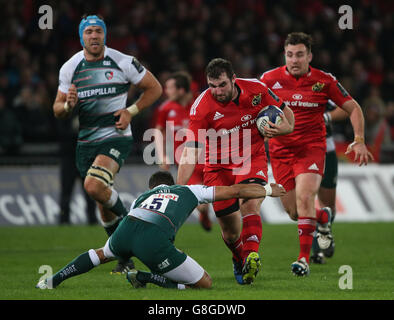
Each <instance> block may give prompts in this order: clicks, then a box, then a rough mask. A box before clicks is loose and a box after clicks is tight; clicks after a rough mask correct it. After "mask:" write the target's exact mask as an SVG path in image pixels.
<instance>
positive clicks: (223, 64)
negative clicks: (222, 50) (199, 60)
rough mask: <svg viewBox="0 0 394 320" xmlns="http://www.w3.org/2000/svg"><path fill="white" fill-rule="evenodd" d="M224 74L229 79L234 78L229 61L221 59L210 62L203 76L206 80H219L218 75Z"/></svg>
mask: <svg viewBox="0 0 394 320" xmlns="http://www.w3.org/2000/svg"><path fill="white" fill-rule="evenodd" d="M223 72H225V73H226V74H227V76H228V78H229V79H232V78H233V76H234V69H233V66H232V64H231V62H230V61H228V60H226V59H222V58H215V59H213V60H211V61H210V62H209V63H208V65H207V67H206V68H205V74H206V75H207V77H208V78H212V79H219V77H220V75H221V74H222V73H223Z"/></svg>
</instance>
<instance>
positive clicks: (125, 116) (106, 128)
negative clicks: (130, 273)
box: [53, 16, 162, 273]
mask: <svg viewBox="0 0 394 320" xmlns="http://www.w3.org/2000/svg"><path fill="white" fill-rule="evenodd" d="M106 35H107V29H106V25H105V23H104V21H103V20H102V19H101V18H100V17H98V16H87V17H84V18H83V19H82V20H81V22H80V24H79V37H80V42H81V45H82V47H83V50H82V51H79V52H78V53H76V54H75V55H74V56H72V57H71V59H70V60H68V61H67V62H66V63H65V64H64V65H63V66H62V67H61V69H60V74H59V88H58V92H57V96H56V100H55V103H54V105H53V111H54V114H55V117H56V118H65V117H68V116H70V114H71V113H72V112H73V110H74V109H75V108H78V115H79V123H80V127H79V134H78V142H77V152H76V155H77V156H76V164H77V168H78V170H79V173H80V175H81V177H82V179H84V188H85V190H86V192H87V193H88V194H89V196H90V197H91V198H93V199H94V200H95V201H96V202H97V205H98V208H99V210H100V214H101V219H102V221H103V224H104V228H105V230H106V232H107V234H108V235H109V236H110V235H111V234H112V233H113V232H114V230H115V229H116V227H117V226H118V224H119V222H120V220H121V219H122V217H124V216H125V215H126V214H127V210H126V209H125V207H124V206H123V203H122V201H121V199H120V198H119V195H118V193H117V191H116V190H115V189H114V188H113V186H112V185H113V182H114V177H115V174H116V173H117V172H118V171H119V170H120V168H121V166H122V165H123V163H124V161H125V159H126V158H127V157H128V155H129V152H130V148H131V143H132V141H133V138H132V135H131V128H130V121H131V119H132V118H133V117H134V116H135V115H136V114H137V113H138V112H139V111H140V110H141V109H144V108H146V107H148V106H150V105H151V104H152V103H153V102H155V101H156V100H157V99H158V98H159V97H160V95H161V93H162V88H161V85H160V83H159V82H158V81H157V80H156V78H155V77H154V76H153V75H152V74H151V73H150V72H149V71H148V70H146V69H145V68H144V67H143V66H142V65H141V64H140V63H139V62H138V60H137V59H136V58H134V57H132V56H128V55H125V54H123V53H121V52H119V51H117V50H114V49H111V48H108V47H107V46H105V42H106ZM131 84H132V85H135V86H136V87H137V88H139V89H141V90H142V91H143V93H142V94H141V96H140V97H139V99H138V100H137V101H136V102H135V103H134V104H133V105H132V106H130V107H128V108H126V102H127V95H128V91H129V88H130V85H131ZM132 266H133V264H132V262H130V264H129V265H127V263H126V262H120V264H118V265H117V267H116V268H115V269H114V272H116V273H117V272H124V271H125V270H127V269H128V268H130V267H132Z"/></svg>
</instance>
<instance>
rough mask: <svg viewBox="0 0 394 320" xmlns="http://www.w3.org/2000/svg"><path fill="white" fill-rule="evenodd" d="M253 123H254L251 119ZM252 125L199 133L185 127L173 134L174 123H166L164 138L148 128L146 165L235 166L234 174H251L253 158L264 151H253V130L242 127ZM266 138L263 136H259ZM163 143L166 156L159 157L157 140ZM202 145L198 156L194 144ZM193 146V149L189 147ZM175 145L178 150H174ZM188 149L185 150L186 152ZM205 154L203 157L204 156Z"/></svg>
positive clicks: (158, 131)
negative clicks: (254, 153) (163, 162)
mask: <svg viewBox="0 0 394 320" xmlns="http://www.w3.org/2000/svg"><path fill="white" fill-rule="evenodd" d="M251 121H252V120H251ZM249 124H250V123H246V122H245V123H244V124H243V125H238V126H235V127H234V128H231V129H220V130H215V129H212V128H211V129H198V130H197V133H195V132H194V131H192V130H190V129H186V128H183V129H181V130H178V131H176V132H174V129H173V128H174V123H173V121H167V122H166V128H165V132H164V133H165V137H164V135H163V133H162V131H161V130H159V129H148V130H146V131H145V133H144V135H143V141H144V142H150V143H149V144H148V145H147V146H146V147H145V148H144V151H143V159H144V162H145V164H147V165H153V164H160V163H162V161H163V160H162V159H166V160H165V161H166V164H175V163H186V164H193V163H195V164H205V165H206V164H213V165H215V164H220V165H227V164H233V165H235V166H236V168H233V174H234V175H244V174H247V173H249V172H250V169H251V157H252V151H253V152H256V151H258V152H261V153H263V152H264V150H252V130H251V129H250V128H243V127H245V126H247V125H249ZM196 135H197V136H196ZM258 138H259V139H263V137H258ZM155 140H159V141H161V145H162V149H163V150H164V149H165V155H164V154H159V153H161V152H162V151H161V150H160V149H159V150H158V141H155ZM196 141H198V142H199V147H198V148H197V149H199V151H200V153H199V154H197V153H196V152H194V151H196V150H195V148H194V147H195V145H194V143H195V142H196ZM190 143H192V145H193V148H187V147H188V146H189V144H190ZM175 145H177V147H176V148H175ZM185 147H186V150H185V151H184V149H185ZM206 147H207V152H208V157H207V158H206V159H205V157H204V153H205V149H206ZM201 153H202V154H201Z"/></svg>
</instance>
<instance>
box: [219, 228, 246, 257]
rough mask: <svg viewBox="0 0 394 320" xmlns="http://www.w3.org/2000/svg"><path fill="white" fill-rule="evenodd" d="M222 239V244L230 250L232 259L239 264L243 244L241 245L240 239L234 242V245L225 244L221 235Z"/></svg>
mask: <svg viewBox="0 0 394 320" xmlns="http://www.w3.org/2000/svg"><path fill="white" fill-rule="evenodd" d="M222 238H223V241H224V243H225V244H226V246H227V248H229V249H230V250H231V252H232V253H233V258H234V259H235V260H236V261H238V262H241V261H242V250H243V243H242V238H241V237H239V238H238V240H237V241H235V242H234V243H229V242H227V241H226V240H225V239H224V237H223V234H222Z"/></svg>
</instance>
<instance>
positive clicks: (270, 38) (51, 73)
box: [0, 0, 394, 163]
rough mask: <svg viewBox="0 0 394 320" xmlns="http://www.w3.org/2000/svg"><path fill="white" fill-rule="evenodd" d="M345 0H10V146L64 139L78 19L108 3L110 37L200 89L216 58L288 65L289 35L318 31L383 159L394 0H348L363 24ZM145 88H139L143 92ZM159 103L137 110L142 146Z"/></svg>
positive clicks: (1, 124) (0, 39)
mask: <svg viewBox="0 0 394 320" xmlns="http://www.w3.org/2000/svg"><path fill="white" fill-rule="evenodd" d="M342 2H343V1H329V4H326V3H325V2H324V1H321V0H299V1H295V0H285V1H274V0H267V1H263V0H243V1H239V0H223V1H220V0H179V1H172V0H144V1H138V0H134V1H132V0H129V1H126V0H112V1H109V0H97V1H94V2H93V1H85V0H70V1H61V2H60V1H51V0H48V1H37V0H35V1H33V0H19V1H7V2H6V1H4V0H0V4H1V5H2V10H1V12H0V19H1V25H2V28H0V152H1V153H2V154H11V155H18V153H19V154H20V153H21V150H22V149H23V148H22V147H23V146H24V144H27V143H29V144H32V143H41V144H42V143H48V142H53V143H55V142H57V141H59V140H60V137H61V136H62V135H63V134H64V130H65V129H64V126H62V127H61V126H59V124H58V122H59V121H58V120H56V119H55V118H54V117H53V113H52V103H53V101H54V98H55V96H56V92H57V87H58V73H59V69H60V67H61V66H62V64H63V63H64V62H65V61H66V60H67V59H69V58H70V57H71V56H72V55H73V54H74V53H76V52H77V51H79V50H81V46H80V43H79V37H78V24H79V21H80V18H81V16H82V15H83V14H84V13H99V14H101V15H102V16H103V17H104V19H105V21H106V24H107V29H108V35H107V45H108V46H109V47H112V48H114V49H117V50H120V51H122V52H124V53H126V54H130V55H133V56H136V57H137V58H138V59H139V60H140V61H141V63H142V64H144V65H145V66H146V67H147V68H148V69H149V70H151V71H152V72H153V73H154V74H155V75H156V77H157V78H158V79H159V80H160V81H161V83H164V81H165V80H166V77H167V76H168V74H169V73H170V72H173V71H177V70H187V71H189V72H190V73H191V75H192V77H193V81H194V89H195V91H196V92H199V91H201V90H203V89H205V88H206V80H205V75H204V69H205V66H206V64H207V63H208V62H209V60H210V59H212V58H215V57H223V58H226V59H229V60H230V61H232V63H233V65H234V68H235V71H236V73H237V76H239V77H245V78H256V77H259V76H260V75H261V74H262V73H263V72H265V71H267V70H269V69H271V68H274V67H277V66H279V65H283V63H284V59H283V42H284V39H285V37H286V35H287V34H288V33H289V32H292V31H304V32H307V33H310V34H311V35H312V36H313V39H314V45H313V48H312V52H313V60H312V63H311V65H312V66H314V67H317V68H321V69H323V70H324V71H327V72H331V73H332V74H333V75H335V76H336V77H337V78H338V79H339V81H340V82H341V83H342V85H343V86H344V87H345V88H346V89H347V90H348V91H349V93H350V94H351V95H352V96H353V97H354V98H355V99H356V100H357V101H358V102H359V103H360V105H361V106H362V108H363V110H364V114H365V119H366V140H367V143H368V144H369V145H370V146H372V147H373V148H375V149H376V150H374V152H375V155H378V160H379V161H381V162H391V163H394V44H393V41H392V40H393V23H394V21H393V19H394V14H393V13H394V4H393V2H390V1H383V0H382V1H372V0H362V1H347V2H346V4H348V5H350V6H351V8H352V9H353V30H341V29H340V28H339V26H338V20H339V18H340V17H341V14H339V13H338V8H339V7H340V6H341V5H342V4H343V3H342ZM43 4H47V5H50V6H51V7H52V9H53V15H54V17H53V18H54V19H53V29H52V30H41V29H40V28H39V26H38V20H39V18H40V14H39V13H38V8H39V7H40V5H43ZM137 94H138V92H130V96H129V99H130V100H133V99H135V97H136V95H137ZM164 99H165V97H164V96H163V97H162V100H161V101H158V102H157V103H156V104H155V105H154V106H152V107H151V109H149V110H147V111H144V112H143V113H142V114H141V115H139V116H138V117H136V118H135V120H133V126H132V127H133V134H134V136H135V138H136V139H135V141H136V145H135V146H134V148H135V149H136V150H134V154H137V155H138V154H141V153H142V150H143V147H144V144H143V142H142V135H143V132H144V131H145V130H146V129H148V128H149V127H150V126H151V125H152V121H151V117H152V114H153V112H152V111H153V110H154V108H156V107H157V106H158V105H159V104H160V103H161V102H162V101H163V100H164ZM335 138H336V140H337V141H339V142H341V141H342V142H346V141H351V140H352V139H353V136H352V130H351V126H350V124H349V120H345V121H343V122H341V123H337V124H335Z"/></svg>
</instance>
